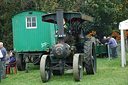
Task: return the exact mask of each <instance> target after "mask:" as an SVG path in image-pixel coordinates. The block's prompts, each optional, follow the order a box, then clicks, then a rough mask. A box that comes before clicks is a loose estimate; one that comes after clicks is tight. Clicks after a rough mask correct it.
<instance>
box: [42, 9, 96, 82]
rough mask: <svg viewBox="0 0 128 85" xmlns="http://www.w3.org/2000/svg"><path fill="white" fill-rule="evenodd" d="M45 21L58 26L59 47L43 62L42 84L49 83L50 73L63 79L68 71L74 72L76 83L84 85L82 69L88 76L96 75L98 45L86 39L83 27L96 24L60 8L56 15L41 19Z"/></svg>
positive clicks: (55, 46) (78, 14) (84, 16)
mask: <svg viewBox="0 0 128 85" xmlns="http://www.w3.org/2000/svg"><path fill="white" fill-rule="evenodd" d="M42 21H44V22H49V23H54V24H57V29H56V32H55V37H56V43H55V44H53V45H52V48H51V49H50V50H49V51H50V54H47V55H43V56H42V57H41V61H40V74H41V79H42V81H43V82H48V81H49V80H50V78H51V73H53V75H63V74H64V70H65V69H73V75H74V79H75V81H81V79H82V75H83V68H86V73H87V74H95V73H96V55H95V44H94V41H92V40H91V38H87V37H86V36H85V34H84V30H86V29H84V28H82V26H81V24H82V23H83V22H85V21H93V19H92V17H89V16H86V15H83V14H81V13H78V12H76V13H67V12H64V11H63V9H62V8H57V10H56V13H53V14H48V15H44V16H42Z"/></svg>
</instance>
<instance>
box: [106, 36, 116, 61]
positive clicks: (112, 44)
mask: <svg viewBox="0 0 128 85" xmlns="http://www.w3.org/2000/svg"><path fill="white" fill-rule="evenodd" d="M107 39H108V41H109V42H108V43H106V44H108V45H109V46H110V49H111V51H112V58H113V59H114V58H118V53H117V46H118V45H117V42H116V40H115V39H114V38H112V37H107Z"/></svg>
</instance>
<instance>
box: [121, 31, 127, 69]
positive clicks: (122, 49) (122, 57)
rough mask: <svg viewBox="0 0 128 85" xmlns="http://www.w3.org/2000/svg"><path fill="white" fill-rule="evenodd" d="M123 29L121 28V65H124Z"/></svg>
mask: <svg viewBox="0 0 128 85" xmlns="http://www.w3.org/2000/svg"><path fill="white" fill-rule="evenodd" d="M124 37H125V36H124V30H123V29H121V61H122V67H124V66H125V65H126V55H125V39H124Z"/></svg>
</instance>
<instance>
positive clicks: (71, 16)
mask: <svg viewBox="0 0 128 85" xmlns="http://www.w3.org/2000/svg"><path fill="white" fill-rule="evenodd" d="M63 16H64V17H63V18H64V20H65V22H66V23H70V22H71V23H72V22H76V21H79V22H81V23H82V22H84V21H91V22H92V21H93V18H92V17H90V16H87V15H83V14H82V13H80V12H73V13H66V12H64V14H63ZM56 17H57V16H56V13H53V14H48V15H43V16H42V21H45V22H50V23H56V24H57V18H56Z"/></svg>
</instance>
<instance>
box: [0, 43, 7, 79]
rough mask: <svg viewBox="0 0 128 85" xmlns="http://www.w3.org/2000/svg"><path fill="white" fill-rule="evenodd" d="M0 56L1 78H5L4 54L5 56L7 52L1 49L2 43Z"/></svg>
mask: <svg viewBox="0 0 128 85" xmlns="http://www.w3.org/2000/svg"><path fill="white" fill-rule="evenodd" d="M0 54H1V56H2V57H1V58H0V60H1V78H3V79H4V78H6V67H5V64H6V54H7V51H6V49H5V48H4V47H3V43H2V42H0Z"/></svg>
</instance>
